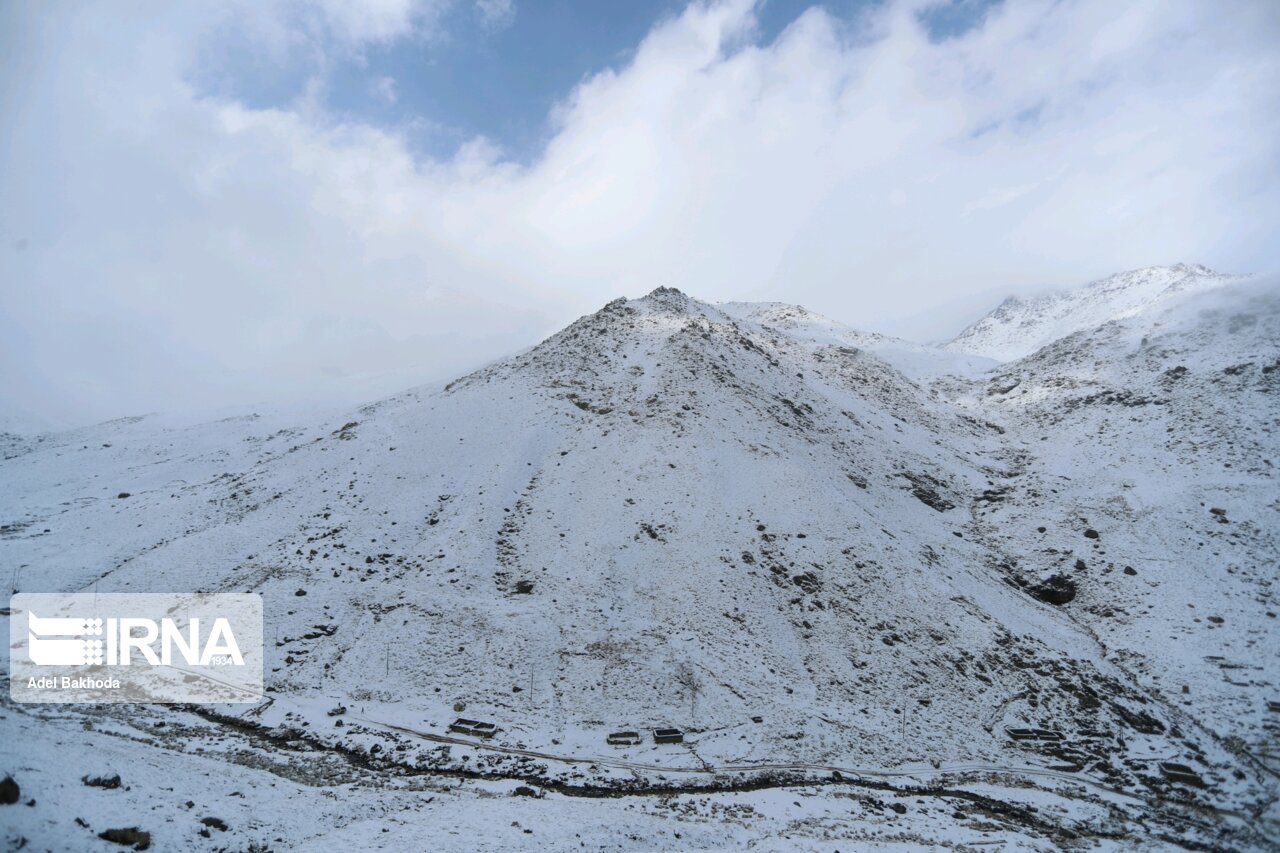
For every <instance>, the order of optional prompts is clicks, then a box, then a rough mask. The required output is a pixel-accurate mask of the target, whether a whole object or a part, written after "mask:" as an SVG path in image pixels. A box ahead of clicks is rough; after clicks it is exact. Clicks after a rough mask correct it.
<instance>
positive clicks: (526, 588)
mask: <svg viewBox="0 0 1280 853" xmlns="http://www.w3.org/2000/svg"><path fill="white" fill-rule="evenodd" d="M531 592H533V581H516V593H517V594H519V595H529V594H530V593H531Z"/></svg>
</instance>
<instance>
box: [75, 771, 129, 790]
mask: <svg viewBox="0 0 1280 853" xmlns="http://www.w3.org/2000/svg"><path fill="white" fill-rule="evenodd" d="M80 781H81V782H83V783H84V784H86V785H88V786H89V787H90V788H106V789H107V790H115V789H116V788H119V787H120V774H119V773H112V774H111V775H110V776H82V777H81V778H80Z"/></svg>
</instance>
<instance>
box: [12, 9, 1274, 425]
mask: <svg viewBox="0 0 1280 853" xmlns="http://www.w3.org/2000/svg"><path fill="white" fill-rule="evenodd" d="M251 5H252V4H251ZM919 7H920V4H919V3H892V4H890V5H889V6H887V7H886V8H884V9H882V10H880V11H878V12H877V13H875V17H873V18H869V19H868V20H866V21H865V22H863V24H862V25H861V26H859V27H857V28H855V29H854V30H853V31H849V30H847V29H845V28H843V27H841V26H840V25H838V24H837V23H836V22H835V21H833V20H832V19H831V18H830V17H828V16H827V15H826V14H825V13H823V12H822V11H820V10H811V11H809V12H808V13H806V14H804V15H803V16H802V17H801V18H800V19H799V20H797V21H796V22H795V23H794V24H793V25H792V26H791V27H789V28H788V29H787V30H786V31H785V32H784V33H783V34H782V35H781V36H779V38H778V39H777V41H776V42H775V43H773V44H770V45H764V46H761V45H756V44H752V43H751V40H750V33H751V31H752V25H753V18H752V8H751V6H750V5H749V4H747V3H746V2H736V3H726V4H715V5H710V6H701V5H699V6H693V7H691V8H690V9H689V10H687V11H686V12H685V13H684V14H683V15H681V16H679V17H677V18H674V19H672V20H669V21H667V22H665V23H664V24H662V25H661V26H660V27H659V28H658V29H656V30H655V31H654V32H653V33H651V34H650V35H649V36H648V38H647V39H646V40H645V41H644V43H643V44H642V45H640V47H639V48H638V50H637V51H636V53H635V55H634V57H633V59H632V60H631V61H630V62H629V63H628V64H626V65H625V66H623V67H620V68H618V69H616V70H612V71H606V72H603V73H600V74H597V75H595V76H592V77H589V78H587V79H586V80H584V82H583V83H582V84H581V85H580V86H579V87H578V88H576V89H575V90H574V91H573V92H571V93H567V94H566V97H565V99H564V101H563V103H562V104H561V105H560V106H559V107H558V108H557V110H556V113H555V117H554V120H555V133H554V135H553V137H552V139H551V141H550V143H549V145H548V147H547V149H546V151H545V152H544V153H543V155H542V156H540V157H539V158H537V159H536V161H535V162H534V163H532V165H530V166H528V167H518V166H515V165H512V164H510V163H508V162H505V161H504V159H503V157H502V154H501V152H500V150H499V149H497V148H496V147H495V146H494V145H493V144H491V143H489V142H487V141H485V140H482V139H481V140H473V141H471V142H470V143H468V144H466V145H464V146H463V147H462V149H461V150H460V151H459V153H458V154H457V156H456V157H454V158H451V159H449V160H447V161H430V160H425V161H424V160H421V159H415V157H414V156H413V155H412V154H411V153H410V148H409V146H408V144H407V143H406V141H405V140H404V139H403V138H401V137H400V136H399V135H398V134H397V133H396V132H394V131H390V130H384V129H379V128H376V127H370V126H366V125H361V124H356V123H341V122H338V121H337V120H336V119H334V118H333V117H332V116H330V115H328V114H326V113H325V111H324V109H323V106H322V102H320V101H318V100H317V99H316V98H311V99H304V100H302V101H300V102H299V103H298V104H297V105H296V106H294V107H291V108H280V109H275V110H255V109H250V108H248V107H246V106H244V105H242V104H238V103H235V102H232V101H227V100H225V99H217V98H214V97H211V96H208V95H202V94H200V93H199V92H198V91H196V90H194V89H193V87H192V86H191V85H190V84H189V83H187V82H186V81H187V79H188V76H187V75H188V73H189V71H190V66H189V64H188V60H187V59H186V57H187V56H188V55H190V54H192V53H193V52H197V51H198V50H209V49H211V48H210V44H214V42H211V41H210V40H211V39H216V38H222V37H223V36H222V35H221V34H222V33H223V32H224V31H225V28H226V27H227V26H228V24H227V20H226V18H224V17H223V16H222V15H221V14H219V15H216V16H215V15H212V14H211V13H208V12H206V11H201V10H203V9H206V8H207V7H202V6H197V7H194V9H195V11H191V9H189V8H188V7H181V10H180V11H174V10H173V9H174V8H175V7H161V8H162V9H165V10H168V11H166V12H165V15H164V16H162V18H161V19H160V20H156V19H155V15H154V14H151V15H141V14H140V15H138V17H137V18H136V19H129V18H128V17H127V16H126V14H125V13H124V12H123V11H121V9H120V7H113V8H112V9H111V10H107V9H104V8H103V7H64V8H63V10H62V11H61V12H60V13H59V12H56V11H50V9H51V7H43V6H34V5H31V6H25V7H23V6H22V4H8V5H6V6H4V8H3V12H0V14H3V15H4V17H5V19H6V20H4V21H2V22H0V32H3V33H4V34H5V35H3V36H2V38H4V39H5V41H6V44H5V45H4V48H5V51H6V54H7V55H8V56H9V57H10V59H9V69H10V72H11V73H6V74H5V75H2V76H3V78H4V79H3V81H0V87H3V88H0V98H2V100H0V114H3V115H5V116H7V117H10V118H9V119H8V120H7V127H6V134H5V137H4V139H3V140H2V141H0V146H2V147H0V185H3V186H4V187H5V188H6V190H5V193H4V194H3V196H0V281H3V282H4V284H3V285H2V286H3V287H4V299H3V300H2V301H0V400H4V401H6V402H7V403H8V404H9V405H17V406H22V407H25V408H28V409H33V410H36V411H39V412H44V413H50V414H55V415H58V414H62V415H68V416H80V415H85V414H91V415H96V416H108V415H116V414H121V413H124V412H128V411H137V410H141V409H155V408H170V407H173V406H179V405H181V406H187V405H197V404H221V403H228V402H235V401H244V400H249V399H266V398H281V397H295V396H316V395H326V394H338V393H341V394H343V395H346V396H348V397H368V396H373V395H375V394H378V393H383V392H389V391H392V390H395V388H396V387H398V386H400V385H408V384H411V383H412V382H413V381H418V380H425V379H427V378H435V377H445V376H448V375H449V374H451V373H453V372H456V371H458V370H460V369H462V368H463V367H464V366H466V365H467V364H469V363H473V362H475V361H477V360H480V359H484V358H489V357H494V356H497V355H499V354H502V353H504V352H506V351H510V350H512V349H514V348H518V347H520V346H523V345H526V344H528V343H531V342H532V341H533V340H534V339H535V337H536V336H537V335H539V334H542V333H545V332H549V331H551V330H553V328H554V327H555V326H557V325H559V324H562V323H563V322H565V321H567V320H569V319H572V317H573V316H574V315H575V314H576V313H579V312H583V311H586V310H590V309H592V308H594V307H597V306H598V305H599V304H602V303H603V302H605V301H607V300H608V299H610V298H612V297H614V296H617V295H619V294H629V295H636V294H639V293H642V292H644V291H647V290H649V289H651V288H652V287H654V286H656V285H659V284H667V285H675V286H678V287H681V288H683V289H686V290H688V291H689V292H691V293H693V294H695V295H698V296H700V297H703V298H709V299H728V298H771V299H783V300H789V301H798V302H803V303H805V304H808V305H809V307H811V308H814V309H816V310H820V311H824V312H826V313H829V314H831V315H833V316H835V317H837V318H839V319H842V320H845V321H847V322H850V323H852V324H854V325H856V326H862V327H871V328H875V327H876V326H877V325H879V324H880V323H882V322H883V321H885V320H887V319H889V318H892V317H895V316H898V315H905V314H909V313H912V312H913V311H915V310H918V309H921V308H925V307H927V306H928V305H929V304H936V303H940V302H944V301H955V300H959V299H961V298H963V297H965V296H967V295H971V294H975V293H979V292H982V291H985V290H988V289H990V288H992V287H996V286H1008V287H1014V286H1021V285H1043V284H1058V283H1068V282H1071V281H1077V280H1080V279H1083V278H1087V277H1088V276H1091V275H1096V274H1104V273H1107V272H1111V271H1114V270H1116V269H1121V268H1127V267H1133V266H1139V265H1144V264H1148V263H1161V262H1173V261H1176V260H1183V259H1185V260H1195V261H1203V262H1206V263H1210V264H1214V265H1220V266H1223V267H1226V268H1228V269H1236V270H1240V269H1251V268H1260V267H1275V266H1277V261H1278V260H1280V257H1278V255H1277V253H1278V252H1280V248H1277V244H1276V242H1275V240H1274V229H1275V225H1276V223H1277V222H1280V170H1278V169H1277V166H1276V164H1277V163H1278V162H1280V156H1278V155H1280V98H1277V97H1276V95H1277V93H1278V92H1280V60H1277V58H1276V56H1275V51H1274V49H1273V48H1274V45H1275V43H1276V41H1277V36H1278V35H1280V7H1276V6H1275V5H1274V4H1271V3H1266V2H1256V3H1244V2H1242V3H1237V4H1232V5H1231V7H1230V10H1229V11H1225V10H1224V8H1223V7H1221V6H1219V5H1217V4H1211V3H1207V2H1205V3H1196V2H1162V3H1155V2H1135V3H1131V4H1125V5H1124V6H1123V7H1117V6H1116V5H1115V4H1114V3H1112V2H1110V0H1079V2H1073V3H1050V2H1018V3H1014V2H1009V3H1006V4H1004V5H1002V6H1000V7H998V8H997V9H996V10H994V11H993V12H992V13H991V14H990V15H989V17H988V19H987V20H986V22H985V23H984V25H983V26H982V27H980V28H978V29H975V30H973V31H971V32H969V33H967V34H965V35H963V36H962V37H959V38H954V39H949V40H946V41H943V42H941V43H933V42H931V41H930V40H929V39H928V37H927V36H926V35H925V34H924V33H923V32H922V30H921V29H920V27H919V26H918V24H917V23H916V18H915V11H916V10H917V9H918V8H919ZM278 8H284V9H285V12H283V13H279V14H276V13H272V14H273V15H275V17H274V18H273V17H272V16H271V15H268V14H267V13H265V12H263V13H261V14H262V16H263V17H262V18H261V19H255V21H254V22H253V23H252V26H254V27H256V28H257V29H256V30H254V32H255V35H254V37H255V38H257V39H259V40H260V41H262V42H263V43H268V42H270V40H271V38H272V36H271V35H270V34H271V33H272V32H273V30H272V25H271V24H270V23H269V22H270V21H272V20H274V21H276V22H277V24H278V26H279V29H278V30H277V31H276V32H277V33H278V34H279V33H283V34H284V35H282V36H281V38H285V37H287V36H288V34H289V33H291V32H292V30H290V28H289V27H288V26H285V25H284V24H279V22H280V21H287V20H296V19H297V16H299V15H303V16H312V18H311V19H312V20H318V21H321V22H322V23H321V24H316V25H315V26H317V27H321V28H322V29H324V30H325V31H326V32H330V33H331V34H330V35H329V36H326V37H324V38H320V39H319V40H318V41H315V42H314V44H313V45H312V47H313V48H314V49H323V50H342V49H350V45H352V44H359V43H365V42H371V41H376V40H380V39H382V40H385V39H391V38H403V37H408V36H410V35H412V34H415V33H421V32H425V31H427V30H429V29H430V28H431V27H432V26H435V25H436V24H434V23H432V21H434V20H436V19H433V18H432V17H431V14H432V13H431V11H430V10H431V9H435V8H437V7H433V6H426V7H419V6H409V5H408V4H402V3H388V4H386V5H385V6H384V5H378V6H372V5H364V4H360V5H359V8H353V7H352V6H348V5H345V4H341V5H339V4H333V3H321V4H319V5H315V6H302V5H300V4H296V5H289V6H281V7H278ZM424 10H426V11H424ZM280 15H284V17H280ZM290 16H292V17H290ZM315 16H319V17H315ZM263 21H267V22H268V23H263ZM249 25H250V24H245V26H249ZM326 39H327V41H326ZM316 45H320V47H319V48H317V47H316ZM324 45H328V46H327V47H325V46H324ZM342 45H347V47H342ZM22 241H25V243H24V242H22ZM19 246H23V248H18V247H19ZM961 319H962V318H961ZM388 371H390V374H391V375H386V374H387V373H388ZM380 374H381V375H382V377H381V378H376V377H377V376H378V375H380ZM371 376H374V377H375V378H373V379H371V378H370V377H371ZM335 377H337V378H335Z"/></svg>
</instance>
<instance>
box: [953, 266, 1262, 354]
mask: <svg viewBox="0 0 1280 853" xmlns="http://www.w3.org/2000/svg"><path fill="white" fill-rule="evenodd" d="M1239 278H1240V277H1238V276H1229V275H1224V274H1222V273H1219V272H1215V271H1214V270H1212V269H1210V268H1209V267H1206V266H1204V265H1203V264H1195V263H1177V264H1174V265H1172V266H1153V267H1143V268H1141V269H1135V270H1128V271H1126V272H1120V273H1116V274H1115V275H1110V276H1107V277H1106V278H1101V279H1098V280H1096V281H1092V282H1090V283H1088V284H1086V285H1084V286H1083V287H1080V288H1076V289H1074V290H1068V291H1063V292H1059V293H1050V294H1045V295H1042V296H1035V297H1030V298H1027V299H1019V298H1018V297H1016V296H1010V297H1009V298H1007V299H1005V300H1004V301H1003V302H1001V303H1000V305H999V306H997V307H996V308H995V309H994V310H992V311H991V312H990V313H989V314H987V315H986V316H984V317H982V318H981V319H980V320H978V321H977V322H976V323H974V324H973V325H971V326H969V327H968V328H966V329H965V330H964V331H962V332H961V333H960V334H959V335H957V336H956V337H955V339H953V340H952V341H951V342H950V343H948V344H946V348H947V349H949V350H952V351H953V352H965V353H970V354H973V355H981V356H986V357H989V358H995V359H998V360H1000V361H1012V360H1014V359H1018V358H1022V357H1023V356H1026V355H1030V354H1031V353H1033V352H1035V351H1036V350H1038V349H1040V348H1041V347H1043V346H1045V345H1046V344H1049V343H1051V342H1053V341H1055V340H1057V339H1059V338H1063V337H1066V336H1067V335H1070V334H1073V333H1075V332H1079V331H1083V330H1085V329H1092V328H1095V327H1097V326H1101V325H1102V324H1104V323H1107V322H1110V321H1112V320H1119V319H1123V318H1125V317H1131V316H1133V315H1135V314H1138V313H1140V312H1142V311H1146V310H1147V309H1149V308H1150V307H1152V306H1153V305H1155V304H1157V303H1159V302H1162V301H1165V300H1168V299H1172V298H1175V297H1177V296H1180V295H1182V294H1186V293H1190V292H1194V291H1200V290H1205V289H1210V288H1214V287H1220V286H1222V285H1225V284H1228V283H1230V282H1232V281H1235V280H1238V279H1239Z"/></svg>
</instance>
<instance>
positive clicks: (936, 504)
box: [899, 472, 956, 512]
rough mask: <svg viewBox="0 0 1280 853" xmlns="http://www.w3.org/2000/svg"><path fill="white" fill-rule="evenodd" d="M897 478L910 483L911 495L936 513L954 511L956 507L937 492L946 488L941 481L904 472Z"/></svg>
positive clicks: (926, 475) (924, 475)
mask: <svg viewBox="0 0 1280 853" xmlns="http://www.w3.org/2000/svg"><path fill="white" fill-rule="evenodd" d="M899 476H901V477H903V478H905V479H906V480H907V481H909V482H910V483H911V494H912V495H914V496H915V498H916V500H918V501H920V502H921V503H923V504H925V505H927V506H931V507H933V508H934V509H936V510H937V511H938V512H946V511H947V510H949V509H955V506H956V505H955V504H954V503H952V502H951V501H949V500H947V499H946V498H945V497H943V496H942V494H941V493H940V491H939V490H940V489H944V488H946V484H945V483H943V482H942V481H940V480H937V479H935V478H933V477H930V476H929V475H928V474H912V473H910V472H904V473H902V474H900V475H899Z"/></svg>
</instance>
